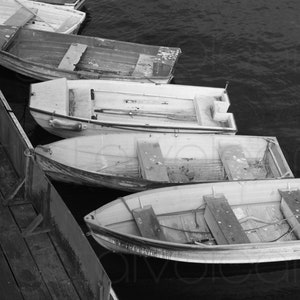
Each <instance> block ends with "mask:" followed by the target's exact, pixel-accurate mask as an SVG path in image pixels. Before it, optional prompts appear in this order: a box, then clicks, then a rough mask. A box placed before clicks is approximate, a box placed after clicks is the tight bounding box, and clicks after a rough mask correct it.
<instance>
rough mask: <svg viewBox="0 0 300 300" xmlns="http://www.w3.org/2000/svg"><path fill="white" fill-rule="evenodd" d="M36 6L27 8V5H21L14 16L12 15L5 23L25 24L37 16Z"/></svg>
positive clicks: (12, 24) (13, 24)
mask: <svg viewBox="0 0 300 300" xmlns="http://www.w3.org/2000/svg"><path fill="white" fill-rule="evenodd" d="M37 11H38V10H37V9H36V8H31V9H30V10H29V9H26V8H25V7H20V8H19V9H18V10H17V11H16V12H15V13H14V14H13V15H12V16H10V17H9V18H8V19H7V20H6V21H5V22H4V25H10V26H16V27H17V26H24V25H25V24H26V23H27V22H28V21H30V20H31V19H32V18H34V17H35V14H36V13H37Z"/></svg>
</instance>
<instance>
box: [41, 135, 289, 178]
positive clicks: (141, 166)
mask: <svg viewBox="0 0 300 300" xmlns="http://www.w3.org/2000/svg"><path fill="white" fill-rule="evenodd" d="M145 136H146V137H145ZM50 148H51V155H50V154H49V152H48V154H43V155H49V158H51V159H54V160H57V161H58V162H61V163H62V164H65V165H70V166H73V167H75V168H78V169H82V170H86V171H90V172H95V173H99V174H102V175H108V176H116V177H124V178H133V179H137V178H140V179H141V180H142V179H144V180H149V181H153V182H165V183H171V184H172V183H196V182H205V181H226V180H230V181H232V180H248V179H250V180H251V179H272V178H284V177H293V174H292V172H291V170H290V168H289V166H288V164H287V162H286V160H285V158H284V156H283V153H282V151H281V149H280V146H279V144H278V142H277V140H276V138H272V137H265V138H264V137H255V136H252V137H251V136H231V135H225V136H219V135H205V136H202V137H201V139H200V138H197V136H196V137H195V136H193V135H191V137H188V135H179V136H177V137H174V136H172V135H163V136H162V137H159V138H156V137H155V136H147V135H144V137H141V136H140V137H135V135H133V134H131V135H130V134H126V135H122V134H119V135H118V134H112V135H110V136H105V135H103V136H102V137H100V136H99V137H97V138H93V137H85V138H81V139H79V140H76V139H74V142H72V140H70V142H66V141H61V142H58V143H56V144H54V145H52V146H50ZM66 151H67V152H68V155H67V156H66V155H64V153H65V152H66ZM42 153H45V152H42Z"/></svg>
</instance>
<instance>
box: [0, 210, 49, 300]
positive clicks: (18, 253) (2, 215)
mask: <svg viewBox="0 0 300 300" xmlns="http://www.w3.org/2000/svg"><path fill="white" fill-rule="evenodd" d="M0 244H1V248H2V249H3V252H4V254H5V256H6V258H7V261H8V263H9V265H10V268H11V270H12V272H13V273H14V276H15V278H16V281H17V283H18V286H19V287H20V290H21V291H22V295H23V297H24V299H52V298H51V296H50V294H49V292H48V290H47V287H46V285H45V283H44V281H43V279H42V277H41V275H40V272H39V270H38V268H37V267H36V264H35V261H34V260H33V258H32V256H31V253H30V252H29V250H28V248H27V245H26V243H25V241H24V240H23V238H22V235H21V233H20V230H19V228H18V227H17V225H16V224H15V222H14V219H13V217H12V215H11V213H10V211H9V209H8V208H7V207H6V208H4V207H2V209H0Z"/></svg>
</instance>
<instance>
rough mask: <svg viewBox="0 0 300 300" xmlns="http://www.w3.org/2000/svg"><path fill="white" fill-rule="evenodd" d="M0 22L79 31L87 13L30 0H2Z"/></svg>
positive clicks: (69, 31) (48, 29) (66, 31)
mask: <svg viewBox="0 0 300 300" xmlns="http://www.w3.org/2000/svg"><path fill="white" fill-rule="evenodd" d="M0 11H1V13H0V24H1V25H10V26H23V27H24V28H26V29H37V30H43V31H51V32H58V33H65V34H71V33H73V34H74V33H77V31H78V29H79V27H80V25H81V24H82V22H83V21H84V19H85V16H86V14H85V13H84V12H82V11H77V10H74V9H72V8H69V9H68V8H62V7H59V6H53V5H51V4H46V3H42V2H35V1H28V0H0Z"/></svg>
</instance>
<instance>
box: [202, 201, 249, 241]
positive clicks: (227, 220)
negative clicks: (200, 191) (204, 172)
mask: <svg viewBox="0 0 300 300" xmlns="http://www.w3.org/2000/svg"><path fill="white" fill-rule="evenodd" d="M203 198H204V201H205V203H206V208H205V212H204V218H205V221H206V223H207V225H208V227H209V230H210V231H211V233H212V235H213V237H214V239H215V241H216V242H217V244H219V245H224V244H244V243H249V242H250V241H249V239H248V237H247V235H246V234H245V232H244V231H243V228H242V226H241V224H240V223H239V221H238V220H237V218H236V216H235V214H234V212H233V210H232V209H231V207H230V205H229V204H228V201H227V199H226V198H225V197H224V195H218V196H214V195H205V196H204V197H203Z"/></svg>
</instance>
